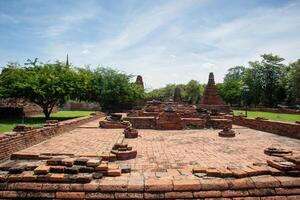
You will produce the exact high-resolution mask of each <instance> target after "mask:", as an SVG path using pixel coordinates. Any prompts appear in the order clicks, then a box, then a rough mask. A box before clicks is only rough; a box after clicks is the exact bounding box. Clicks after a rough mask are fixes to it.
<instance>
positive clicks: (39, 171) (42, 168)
mask: <svg viewBox="0 0 300 200" xmlns="http://www.w3.org/2000/svg"><path fill="white" fill-rule="evenodd" d="M49 171H50V166H46V165H41V166H38V167H37V168H35V170H34V174H38V175H39V174H48V173H49Z"/></svg>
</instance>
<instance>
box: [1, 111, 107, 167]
mask: <svg viewBox="0 0 300 200" xmlns="http://www.w3.org/2000/svg"><path fill="white" fill-rule="evenodd" d="M103 116H104V114H102V113H101V114H100V113H99V114H97V115H90V116H86V117H80V118H75V119H71V120H66V121H62V122H59V124H58V125H57V126H48V127H42V128H38V129H33V130H30V131H25V132H7V133H3V134H1V135H0V162H2V161H5V160H7V159H9V157H10V155H11V154H12V153H14V152H17V151H20V150H22V149H25V148H28V147H30V146H33V145H35V144H38V143H40V142H42V141H44V140H47V139H49V138H51V137H53V136H57V135H59V134H61V133H63V132H66V131H70V130H72V129H74V128H76V127H78V126H80V125H82V124H84V123H87V122H90V121H93V120H96V119H99V118H101V117H103Z"/></svg>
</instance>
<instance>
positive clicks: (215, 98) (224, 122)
mask: <svg viewBox="0 0 300 200" xmlns="http://www.w3.org/2000/svg"><path fill="white" fill-rule="evenodd" d="M138 80H139V81H138ZM141 81H142V79H141V77H140V76H138V78H137V82H141ZM180 93H181V92H180V88H178V87H177V88H176V89H175V91H174V99H171V100H170V101H165V102H162V101H157V100H152V101H148V102H146V104H145V105H144V106H141V107H140V108H137V109H135V110H132V111H130V112H129V113H126V114H123V115H122V116H121V115H118V117H119V118H118V119H117V120H112V119H111V118H108V119H107V120H105V121H101V122H100V127H101V128H126V127H128V126H132V127H133V128H136V129H157V130H181V129H203V128H216V129H225V130H230V129H231V128H232V120H231V119H229V118H227V117H226V114H228V113H229V112H230V108H229V107H228V106H227V105H225V103H224V102H223V100H222V99H221V97H220V96H219V94H218V91H217V88H216V86H215V82H214V76H213V74H212V73H210V75H209V81H208V85H207V87H206V90H205V93H204V97H203V99H202V101H201V103H200V104H199V106H200V108H197V107H196V106H195V105H190V104H187V103H184V102H182V99H181V94H180ZM113 116H117V115H113ZM128 123H129V124H128Z"/></svg>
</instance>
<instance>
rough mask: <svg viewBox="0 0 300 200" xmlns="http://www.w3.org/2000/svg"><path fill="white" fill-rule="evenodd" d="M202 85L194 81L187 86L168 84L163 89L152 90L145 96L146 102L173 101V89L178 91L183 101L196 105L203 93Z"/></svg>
mask: <svg viewBox="0 0 300 200" xmlns="http://www.w3.org/2000/svg"><path fill="white" fill-rule="evenodd" d="M204 86H205V85H204V84H200V83H199V82H198V81H196V80H191V81H189V82H188V83H187V84H168V85H166V86H165V87H162V88H158V89H154V90H152V91H151V92H148V93H147V94H146V99H147V100H152V99H156V100H169V99H173V97H174V93H175V88H176V87H177V88H179V89H180V94H181V98H182V100H183V101H185V102H188V103H191V104H196V103H197V102H198V101H199V100H200V99H201V97H202V95H203V92H204Z"/></svg>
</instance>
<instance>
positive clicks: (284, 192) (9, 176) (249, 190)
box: [0, 118, 300, 199]
mask: <svg viewBox="0 0 300 200" xmlns="http://www.w3.org/2000/svg"><path fill="white" fill-rule="evenodd" d="M101 120H104V118H102V119H101ZM233 130H234V131H235V133H236V137H234V138H223V137H219V136H218V132H219V131H220V130H217V129H202V130H153V129H138V137H136V138H125V137H124V134H123V131H124V129H104V128H99V120H94V121H91V122H88V123H86V124H83V125H80V126H79V127H77V128H76V129H74V130H71V131H69V132H65V133H63V134H61V135H59V136H56V137H53V138H51V139H49V140H46V141H44V142H42V143H39V144H37V145H35V146H32V147H29V148H26V149H24V150H21V151H19V152H16V153H14V154H13V155H12V159H11V160H9V161H6V162H4V163H2V164H1V166H0V169H1V170H2V171H1V173H0V182H1V183H0V186H1V187H0V199H30V198H43V199H162V198H168V199H179V198H183V199H189V198H194V199H195V198H198V199H211V198H212V199H216V198H224V199H299V198H300V196H299V195H300V190H299V188H300V178H299V177H297V176H298V175H299V173H298V175H297V173H295V172H294V174H293V173H291V174H289V173H288V172H287V171H284V170H278V169H276V168H273V167H271V166H270V165H268V164H267V161H268V160H272V159H274V158H278V157H274V156H270V155H267V154H265V153H264V150H265V149H267V148H269V147H274V148H278V149H288V150H289V152H293V155H299V153H300V148H299V147H300V141H299V140H297V139H292V138H288V137H284V136H278V135H275V134H271V133H266V132H262V131H256V130H253V129H249V128H246V127H242V126H233ZM115 144H119V145H120V146H122V145H123V146H125V144H126V148H127V150H126V152H127V151H128V149H130V150H131V151H135V152H137V154H136V155H134V156H132V157H129V158H126V159H118V156H116V155H115V154H112V153H111V152H112V151H111V150H112V149H114V148H115V147H114V146H115ZM129 147H130V148H129ZM119 150H120V149H119ZM78 158H79V159H78ZM60 159H62V160H60ZM101 159H102V162H101ZM58 162H61V163H58ZM298 162H299V161H296V163H298ZM82 163H83V165H82ZM100 163H101V164H100ZM107 164H108V165H107ZM100 165H101V166H100ZM21 166H25V171H23V172H21V173H18V172H17V171H18V167H19V168H20V167H21ZM47 166H48V168H47ZM75 166H78V167H79V166H80V167H79V168H78V169H79V172H78V171H76V167H75ZM93 166H94V167H93ZM105 166H106V167H107V169H106V170H107V171H103V169H104V168H105ZM297 166H298V165H297ZM103 167H104V168H103ZM99 172H101V173H99ZM104 172H105V173H104ZM40 173H41V174H40ZM74 173H75V174H74ZM250 197H251V198H250Z"/></svg>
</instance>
